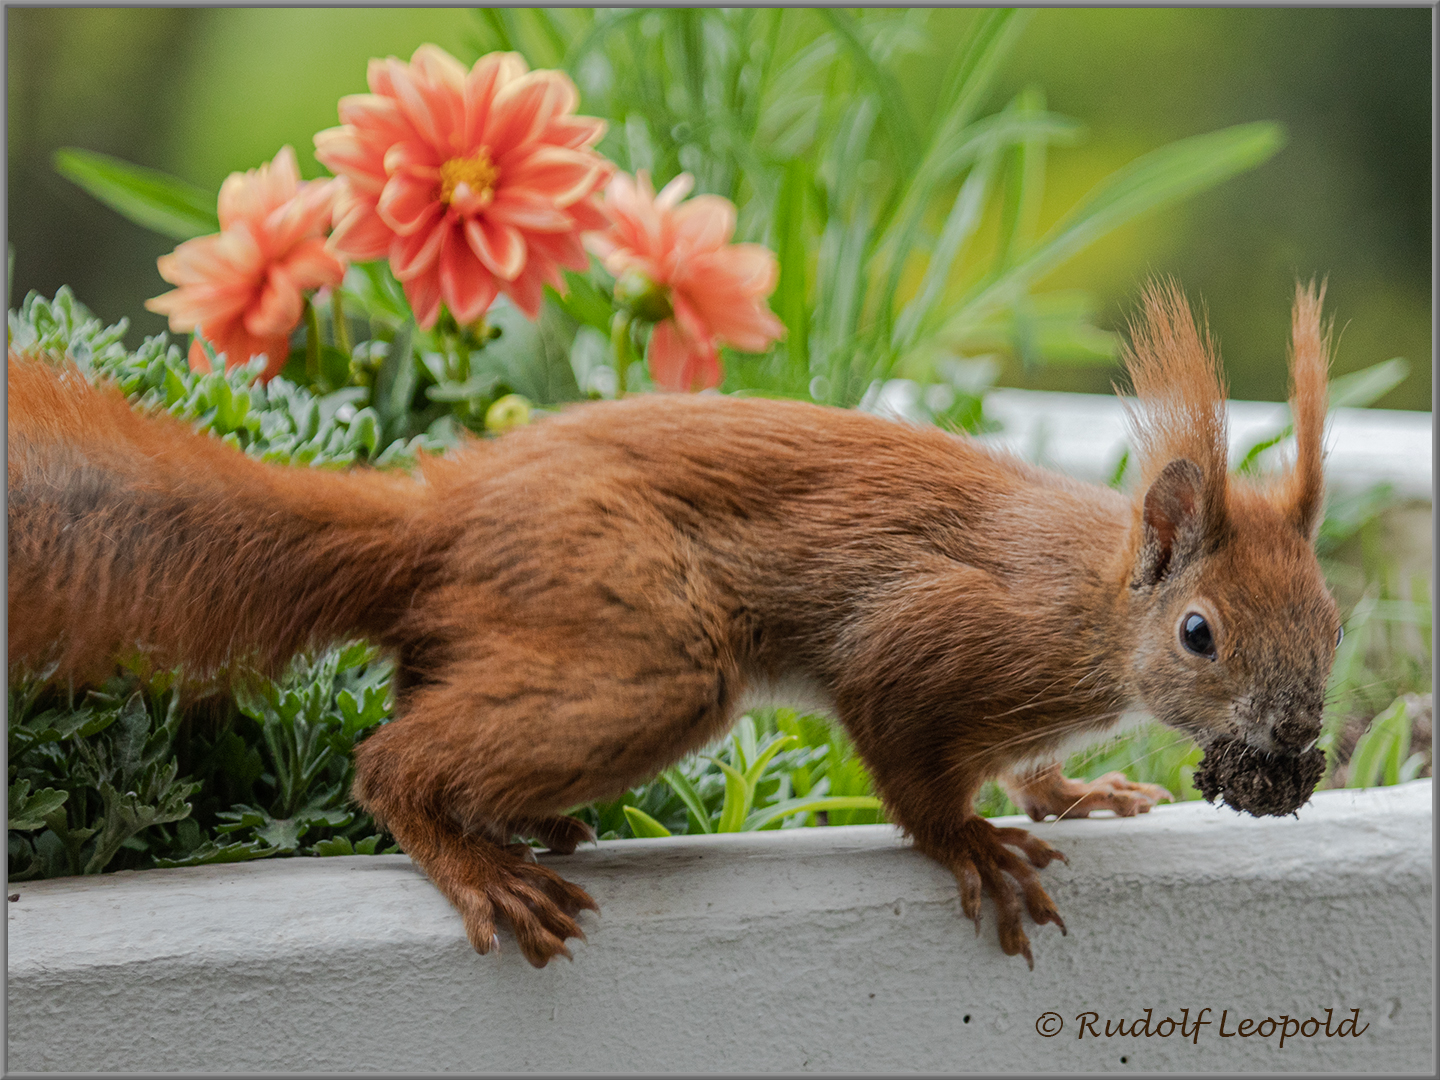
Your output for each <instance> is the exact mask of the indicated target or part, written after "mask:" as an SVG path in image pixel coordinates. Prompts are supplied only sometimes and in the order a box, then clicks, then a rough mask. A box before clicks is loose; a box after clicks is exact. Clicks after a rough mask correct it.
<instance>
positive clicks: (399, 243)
mask: <svg viewBox="0 0 1440 1080" xmlns="http://www.w3.org/2000/svg"><path fill="white" fill-rule="evenodd" d="M441 223H442V216H441V214H440V211H439V204H438V203H437V204H436V209H435V211H434V215H433V217H431V218H430V219H429V221H428V223H427V224H426V225H425V226H424V227H422V228H419V229H416V230H415V232H413V233H411V234H410V235H409V236H399V235H397V236H396V237H395V239H394V240H392V241H391V242H390V271H391V273H393V274H394V275H395V277H396V279H397V280H399V281H409V280H410V279H411V278H414V277H418V276H419V275H421V274H423V273H425V272H427V271H429V270H430V269H431V268H433V267H434V265H435V260H436V259H437V258H438V257H439V256H440V241H441V238H442V237H443V236H444V229H443V228H441V227H440V226H441Z"/></svg>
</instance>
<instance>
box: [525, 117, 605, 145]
mask: <svg viewBox="0 0 1440 1080" xmlns="http://www.w3.org/2000/svg"><path fill="white" fill-rule="evenodd" d="M608 126H609V125H607V124H606V123H605V121H604V120H599V119H597V118H595V117H593V116H552V117H551V118H550V120H549V122H548V123H546V125H545V130H544V131H542V132H541V133H540V136H539V139H540V142H543V143H549V144H550V145H551V146H566V147H570V148H571V149H578V148H580V147H582V146H594V145H595V144H596V143H597V142H599V141H600V140H601V139H602V138H603V137H604V135H605V129H606V128H607V127H608Z"/></svg>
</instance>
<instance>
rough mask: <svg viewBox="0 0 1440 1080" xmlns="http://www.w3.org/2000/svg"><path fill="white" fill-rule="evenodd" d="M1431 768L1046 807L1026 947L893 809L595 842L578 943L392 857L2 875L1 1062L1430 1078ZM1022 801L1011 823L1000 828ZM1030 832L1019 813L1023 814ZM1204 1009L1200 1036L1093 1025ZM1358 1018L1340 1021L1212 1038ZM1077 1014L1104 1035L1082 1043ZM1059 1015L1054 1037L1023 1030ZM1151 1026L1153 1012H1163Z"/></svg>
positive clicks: (580, 866) (18, 1065)
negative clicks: (1056, 859)
mask: <svg viewBox="0 0 1440 1080" xmlns="http://www.w3.org/2000/svg"><path fill="white" fill-rule="evenodd" d="M1431 797H1432V793H1431V785H1430V782H1429V781H1428V780H1426V781H1417V782H1414V783H1411V784H1407V785H1404V786H1402V787H1398V788H1384V789H1378V790H1371V791H1358V792H1354V791H1332V792H1322V793H1319V794H1317V795H1316V796H1315V797H1314V799H1313V801H1312V802H1311V803H1310V804H1309V805H1307V806H1306V807H1304V808H1303V809H1302V810H1301V811H1300V814H1299V817H1298V819H1292V818H1286V819H1278V820H1277V819H1267V820H1255V819H1253V818H1244V817H1241V816H1239V815H1237V814H1235V813H1234V812H1233V811H1230V810H1226V809H1220V808H1215V807H1211V806H1208V805H1206V804H1203V803H1188V804H1184V805H1181V806H1173V807H1171V806H1162V807H1159V808H1157V809H1156V810H1155V811H1154V812H1153V813H1151V814H1150V815H1148V816H1146V817H1140V818H1133V819H1129V820H1120V819H1114V818H1109V819H1096V820H1091V821H1073V822H1059V823H1050V824H1046V825H1040V826H1035V827H1034V828H1035V829H1036V831H1037V832H1039V833H1040V835H1042V836H1044V837H1045V839H1047V840H1049V841H1051V842H1052V843H1054V844H1055V845H1056V846H1058V847H1060V848H1061V849H1062V850H1063V851H1065V852H1066V854H1068V855H1069V857H1070V865H1069V866H1064V865H1061V864H1058V863H1057V864H1054V865H1052V866H1051V867H1050V868H1048V869H1047V870H1046V871H1044V874H1043V877H1044V879H1045V881H1046V884H1047V886H1048V887H1049V889H1050V892H1051V894H1052V895H1053V896H1054V898H1055V900H1056V902H1057V904H1058V905H1059V908H1060V910H1061V912H1062V914H1063V915H1064V917H1065V919H1066V922H1067V923H1068V925H1069V930H1070V933H1069V936H1068V937H1061V936H1060V933H1059V932H1058V930H1056V929H1055V928H1054V927H1048V926H1047V927H1039V928H1033V929H1032V931H1031V938H1032V941H1033V943H1034V951H1035V970H1034V972H1030V971H1027V970H1026V968H1025V964H1024V962H1023V961H1021V960H1019V959H1018V958H1008V957H1005V956H1004V955H1002V954H1001V953H1000V950H999V947H998V945H997V944H996V941H995V937H994V928H993V918H992V916H991V909H990V908H989V906H988V904H987V907H986V927H985V931H984V932H983V933H982V934H981V935H980V936H979V937H976V936H975V934H974V932H973V930H972V928H971V926H970V924H969V923H968V922H967V921H965V920H964V919H963V918H962V916H961V915H960V912H959V904H958V900H957V898H956V894H955V885H954V882H953V880H952V879H951V877H950V876H949V874H947V873H946V872H945V871H944V870H942V869H941V868H940V867H939V866H937V865H936V864H934V863H932V862H931V861H929V860H927V859H926V858H924V857H923V856H920V855H918V854H916V853H915V852H913V851H910V850H908V849H907V848H906V847H905V846H904V844H903V843H902V842H901V841H900V839H899V838H898V837H897V836H896V834H895V832H894V831H893V830H892V829H891V828H890V827H889V826H858V827H851V828H831V829H804V830H791V831H785V832H778V833H777V832H770V833H762V834H739V835H729V836H711V837H677V838H674V839H669V840H630V841H616V842H610V843H604V844H600V845H599V846H598V848H592V849H587V850H582V851H580V852H577V853H576V854H575V855H572V856H569V857H568V858H564V857H555V858H553V859H552V858H549V857H546V861H547V862H548V863H550V864H551V865H554V866H556V867H557V868H560V869H562V871H563V872H564V873H565V874H567V875H568V876H569V877H571V878H572V879H573V880H575V881H576V882H578V883H580V884H581V885H584V886H585V887H586V888H587V889H589V890H590V891H591V893H592V894H593V895H594V896H595V898H596V899H597V900H598V901H599V903H600V905H601V908H602V909H603V915H602V916H601V917H599V918H593V917H590V916H589V915H588V914H587V915H586V916H585V920H586V924H587V926H588V929H589V937H590V940H589V943H588V944H578V945H577V946H576V950H575V961H574V963H573V964H569V963H565V962H564V961H563V960H562V961H559V962H556V963H552V964H551V965H550V967H548V968H546V969H545V970H543V971H535V970H533V969H531V968H530V966H529V965H528V964H526V963H525V961H524V960H523V959H522V958H521V957H520V956H519V954H518V952H517V951H516V949H515V946H514V942H513V939H511V938H509V937H508V935H504V934H502V942H503V945H502V948H503V952H502V954H501V955H500V956H498V957H496V956H494V955H491V956H489V957H481V956H477V955H476V954H475V953H474V952H472V951H471V949H470V947H469V946H468V945H467V944H466V942H465V937H464V933H463V930H462V928H461V923H460V919H459V917H458V916H457V915H456V914H455V913H454V912H453V911H452V910H451V909H450V907H449V905H448V904H446V902H445V901H444V900H443V899H442V898H441V897H440V895H439V894H438V893H437V892H436V891H435V890H434V889H433V888H432V887H431V886H430V884H429V883H428V882H427V881H426V880H425V878H424V877H423V876H422V875H421V874H420V873H419V872H418V871H417V870H415V869H414V868H413V867H412V866H411V864H410V862H409V860H408V859H406V858H405V857H404V856H387V857H375V858H365V857H355V858H343V859H342V858H333V859H305V860H299V859H292V860H284V861H274V862H266V863H252V864H243V865H237V866H228V867H224V866H222V867H206V868H198V869H189V870H153V871H147V872H144V873H139V874H135V873H126V874H115V875H106V876H103V877H95V878H87V879H79V878H70V879H57V880H51V881H46V882H39V883H34V884H20V885H16V886H12V890H14V891H18V892H19V894H20V899H19V900H18V901H17V902H14V903H11V904H9V905H8V907H9V987H8V1006H9V1009H8V1031H9V1060H8V1062H7V1066H8V1070H9V1071H27V1072H28V1071H39V1070H66V1071H71V1070H138V1071H155V1072H167V1071H177V1072H202V1071H265V1070H283V1071H357V1070H383V1071H385V1072H402V1071H424V1072H429V1071H464V1072H477V1071H485V1070H495V1071H503V1072H524V1071H545V1072H552V1071H553V1072H561V1071H576V1070H584V1071H600V1072H616V1073H628V1072H635V1071H665V1072H682V1071H706V1072H729V1071H747V1072H770V1071H787V1072H804V1071H832V1072H835V1071H838V1072H882V1073H900V1072H912V1071H924V1072H936V1073H949V1072H986V1073H990V1072H997V1073H998V1072H1011V1071H1025V1072H1041V1071H1057V1072H1069V1071H1077V1070H1087V1071H1111V1072H1124V1071H1127V1070H1129V1071H1135V1072H1150V1071H1159V1072H1170V1071H1178V1072H1208V1071H1226V1072H1240V1071H1277V1072H1284V1071H1305V1072H1314V1071H1337V1072H1363V1071H1381V1072H1415V1073H1433V1072H1434V1069H1435V1057H1434V1052H1435V1048H1434V1042H1433V1032H1432V1027H1433V1015H1434V1014H1433V1010H1434V996H1433V970H1432V969H1433V964H1434V950H1433V937H1432V934H1433V927H1434V923H1433V916H1432V859H1431V839H1432V837H1431V821H1432V813H1431ZM1015 823H1018V822H1012V824H1015ZM1024 824H1027V825H1028V824H1029V823H1028V821H1027V822H1025V823H1024ZM1147 1008H1148V1009H1152V1010H1153V1012H1152V1013H1151V1014H1150V1015H1151V1018H1152V1021H1153V1023H1154V1024H1159V1023H1160V1021H1161V1020H1162V1019H1163V1018H1164V1017H1165V1016H1166V1015H1167V1014H1168V1015H1171V1016H1173V1017H1175V1018H1176V1019H1179V1018H1180V1016H1181V1013H1180V1010H1181V1009H1187V1008H1188V1009H1189V1010H1190V1012H1189V1017H1190V1018H1191V1019H1192V1020H1193V1019H1195V1018H1196V1016H1197V1013H1199V1011H1200V1010H1202V1009H1209V1010H1211V1011H1210V1012H1209V1013H1208V1014H1206V1019H1207V1020H1209V1021H1210V1023H1209V1024H1208V1025H1207V1026H1205V1027H1203V1028H1201V1029H1199V1034H1198V1036H1197V1037H1196V1041H1195V1042H1193V1043H1192V1042H1191V1041H1188V1040H1183V1041H1182V1037H1181V1036H1180V1035H1179V1034H1171V1035H1170V1036H1169V1037H1160V1036H1158V1035H1153V1034H1152V1035H1151V1036H1149V1037H1146V1036H1144V1035H1143V1034H1142V1035H1141V1036H1140V1037H1129V1036H1126V1037H1121V1036H1119V1035H1113V1036H1112V1037H1111V1038H1108V1039H1107V1038H1105V1037H1103V1031H1104V1022H1105V1021H1106V1020H1110V1021H1111V1022H1112V1023H1113V1022H1114V1021H1116V1020H1121V1019H1124V1020H1126V1021H1127V1022H1128V1021H1130V1020H1133V1019H1135V1018H1136V1017H1137V1016H1143V1015H1144V1010H1145V1009H1147ZM1326 1009H1333V1010H1334V1012H1333V1014H1332V1031H1333V1030H1334V1026H1338V1024H1339V1022H1340V1020H1341V1019H1342V1018H1346V1017H1348V1016H1350V1015H1351V1014H1350V1010H1352V1009H1359V1010H1360V1025H1361V1027H1362V1028H1364V1025H1366V1024H1368V1025H1369V1026H1368V1028H1365V1029H1364V1030H1363V1034H1361V1035H1360V1036H1359V1037H1350V1036H1348V1035H1347V1036H1337V1037H1333V1038H1326V1037H1325V1036H1324V1035H1323V1034H1322V1035H1319V1036H1317V1037H1312V1038H1305V1037H1303V1036H1293V1035H1292V1036H1291V1037H1289V1038H1287V1040H1286V1042H1285V1046H1284V1047H1283V1048H1281V1047H1280V1046H1279V1036H1278V1035H1272V1036H1271V1037H1269V1038H1263V1037H1260V1036H1254V1035H1252V1036H1251V1037H1249V1038H1241V1037H1238V1036H1235V1035H1233V1034H1232V1035H1231V1037H1221V1034H1220V1028H1219V1026H1218V1023H1219V1020H1220V1017H1221V1011H1222V1010H1227V1016H1226V1024H1227V1030H1228V1031H1229V1032H1231V1033H1233V1032H1234V1031H1235V1030H1236V1027H1237V1022H1238V1020H1239V1019H1240V1018H1250V1019H1252V1020H1263V1019H1264V1018H1265V1017H1267V1016H1271V1017H1276V1018H1277V1019H1278V1017H1280V1016H1281V1015H1282V1014H1288V1015H1290V1016H1293V1017H1300V1018H1302V1019H1303V1018H1308V1017H1309V1016H1311V1015H1314V1016H1317V1017H1319V1018H1320V1019H1321V1020H1323V1019H1324V1018H1325V1010H1326ZM1089 1011H1093V1012H1095V1013H1097V1014H1098V1016H1099V1018H1100V1021H1099V1025H1098V1030H1099V1031H1100V1032H1101V1037H1100V1038H1093V1037H1090V1036H1089V1034H1088V1033H1086V1037H1084V1038H1077V1035H1078V1034H1080V1033H1081V1030H1082V1029H1081V1028H1080V1025H1079V1024H1078V1023H1077V1020H1076V1017H1077V1015H1078V1014H1081V1013H1085V1012H1089ZM1046 1013H1054V1014H1056V1015H1057V1016H1058V1018H1059V1019H1060V1021H1061V1022H1062V1023H1063V1027H1062V1029H1061V1030H1060V1032H1059V1033H1058V1034H1056V1035H1054V1036H1053V1037H1049V1038H1047V1037H1044V1036H1042V1035H1041V1034H1039V1033H1038V1032H1037V1027H1036V1025H1037V1021H1038V1020H1039V1019H1040V1018H1041V1017H1042V1016H1043V1015H1044V1014H1046ZM1152 1031H1153V1028H1152Z"/></svg>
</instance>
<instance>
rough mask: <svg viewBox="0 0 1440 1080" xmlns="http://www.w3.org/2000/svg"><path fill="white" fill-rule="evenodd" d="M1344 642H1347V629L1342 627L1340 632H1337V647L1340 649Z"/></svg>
mask: <svg viewBox="0 0 1440 1080" xmlns="http://www.w3.org/2000/svg"><path fill="white" fill-rule="evenodd" d="M1344 640H1345V627H1343V626H1342V627H1340V629H1339V630H1336V631H1335V647H1336V648H1337V649H1338V648H1339V647H1340V643H1341V642H1342V641H1344Z"/></svg>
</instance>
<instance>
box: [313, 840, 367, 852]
mask: <svg viewBox="0 0 1440 1080" xmlns="http://www.w3.org/2000/svg"><path fill="white" fill-rule="evenodd" d="M371 839H372V840H374V839H375V838H374V837H371ZM371 846H372V847H373V846H374V845H373V844H372V845H371ZM315 854H316V855H354V854H355V848H354V845H352V844H351V843H350V839H349V837H345V836H337V837H334V838H333V839H330V840H317V841H315ZM367 854H369V853H368V852H367Z"/></svg>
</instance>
